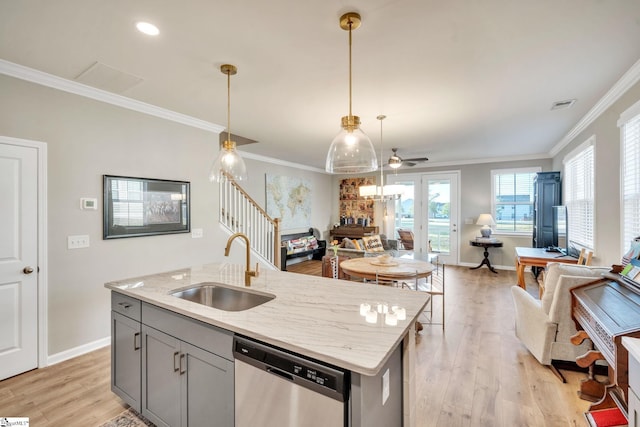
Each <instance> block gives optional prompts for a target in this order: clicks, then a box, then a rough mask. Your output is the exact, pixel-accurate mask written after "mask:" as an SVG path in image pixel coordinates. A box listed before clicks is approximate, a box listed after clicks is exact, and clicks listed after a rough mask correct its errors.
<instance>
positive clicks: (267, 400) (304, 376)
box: [233, 336, 349, 427]
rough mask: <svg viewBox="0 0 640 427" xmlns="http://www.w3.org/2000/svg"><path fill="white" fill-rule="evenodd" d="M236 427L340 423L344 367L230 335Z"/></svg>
mask: <svg viewBox="0 0 640 427" xmlns="http://www.w3.org/2000/svg"><path fill="white" fill-rule="evenodd" d="M233 349H234V356H235V425H236V427H258V426H259V427H300V426H305V427H333V426H340V427H343V426H346V425H347V422H346V420H347V416H348V396H349V372H348V371H343V370H340V369H336V368H334V367H331V366H327V365H324V364H321V363H318V362H315V361H312V360H308V359H305V358H302V357H300V356H297V355H294V354H291V353H288V352H285V351H283V350H280V349H277V348H274V347H271V346H268V345H266V344H263V343H260V342H257V341H253V340H249V339H247V338H243V337H238V336H236V337H235V338H234V344H233Z"/></svg>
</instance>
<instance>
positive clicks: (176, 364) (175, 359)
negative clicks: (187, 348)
mask: <svg viewBox="0 0 640 427" xmlns="http://www.w3.org/2000/svg"><path fill="white" fill-rule="evenodd" d="M179 354H180V352H179V351H176V352H175V353H173V372H178V371H179V370H180V363H179V362H178V355H179Z"/></svg>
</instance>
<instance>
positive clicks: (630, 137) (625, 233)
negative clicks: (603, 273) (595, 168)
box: [618, 102, 640, 253]
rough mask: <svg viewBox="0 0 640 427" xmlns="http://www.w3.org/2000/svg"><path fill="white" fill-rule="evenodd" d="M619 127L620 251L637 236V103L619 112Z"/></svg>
mask: <svg viewBox="0 0 640 427" xmlns="http://www.w3.org/2000/svg"><path fill="white" fill-rule="evenodd" d="M618 126H620V139H621V145H622V146H621V149H620V152H621V156H622V160H621V162H620V164H621V166H622V170H621V174H622V178H621V183H622V184H621V185H622V191H621V193H622V245H623V253H625V252H626V251H627V250H628V249H629V244H630V242H631V240H632V239H634V238H636V237H638V236H640V102H638V103H636V104H635V105H634V106H632V107H631V108H629V109H628V110H627V111H625V112H624V113H622V115H621V116H620V120H619V121H618Z"/></svg>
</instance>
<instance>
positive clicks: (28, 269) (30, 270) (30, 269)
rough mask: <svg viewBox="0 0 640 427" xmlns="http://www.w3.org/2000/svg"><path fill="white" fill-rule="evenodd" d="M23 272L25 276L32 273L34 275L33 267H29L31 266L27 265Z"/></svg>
mask: <svg viewBox="0 0 640 427" xmlns="http://www.w3.org/2000/svg"><path fill="white" fill-rule="evenodd" d="M22 272H23V273H24V274H31V273H33V267H29V266H28V265H27V266H26V267H25V268H23V269H22Z"/></svg>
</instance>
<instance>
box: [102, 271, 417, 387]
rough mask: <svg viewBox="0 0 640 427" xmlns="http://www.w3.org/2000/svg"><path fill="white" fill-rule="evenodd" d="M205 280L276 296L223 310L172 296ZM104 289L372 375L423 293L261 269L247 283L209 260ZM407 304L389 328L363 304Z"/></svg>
mask: <svg viewBox="0 0 640 427" xmlns="http://www.w3.org/2000/svg"><path fill="white" fill-rule="evenodd" d="M203 282H222V283H225V284H227V285H232V286H237V287H240V288H242V289H248V290H249V291H257V292H262V293H264V292H266V293H269V294H272V295H275V298H274V299H273V300H271V301H269V302H267V303H265V304H262V305H259V306H257V307H254V308H251V309H249V310H245V311H237V312H230V311H223V310H218V309H215V308H211V307H208V306H204V305H201V304H198V303H194V302H190V301H186V300H182V299H180V298H177V297H174V296H171V295H169V293H170V292H172V291H175V290H177V289H181V288H188V287H190V286H193V285H196V284H199V283H203ZM105 287H106V288H108V289H111V290H113V291H116V292H119V293H122V294H125V295H129V296H131V297H134V298H137V299H140V300H142V301H146V302H148V303H150V304H153V305H156V306H158V307H162V308H165V309H168V310H171V311H173V312H175V313H179V314H182V315H185V316H189V317H191V318H194V319H197V320H200V321H202V322H205V323H208V324H211V325H215V326H218V327H220V328H223V329H226V330H229V331H231V332H234V333H238V334H241V335H245V336H248V337H250V338H254V339H257V340H260V341H263V342H266V343H269V344H272V345H275V346H277V347H281V348H284V349H286V350H290V351H293V352H296V353H300V354H302V355H305V356H308V357H312V358H315V359H318V360H321V361H324V362H326V363H330V364H333V365H336V366H339V367H342V368H345V369H348V370H351V371H354V372H357V373H360V374H363V375H376V374H377V373H378V371H379V370H380V369H381V368H382V366H383V365H384V363H385V362H386V360H387V358H388V357H389V356H390V355H391V352H392V350H394V349H395V348H396V347H397V346H398V345H399V344H400V343H401V342H402V339H403V338H404V336H405V335H406V334H407V332H408V331H409V328H410V326H411V324H412V323H413V322H414V321H415V319H416V318H417V316H418V315H419V314H420V313H421V312H422V310H423V309H424V307H425V305H426V304H427V302H428V301H429V296H428V295H427V294H424V293H422V292H416V291H411V290H408V289H399V288H393V287H387V286H376V285H374V284H370V283H369V284H366V283H358V282H349V281H344V280H334V279H328V278H324V277H317V276H309V275H303V274H296V273H289V272H282V271H273V270H262V271H261V272H260V276H259V277H257V278H252V283H251V287H250V288H246V287H245V286H244V266H241V265H237V264H227V263H220V264H217V263H216V264H206V265H202V266H194V267H191V268H186V269H181V270H175V271H170V272H165V273H160V274H153V275H149V276H142V277H137V278H131V279H125V280H118V281H112V282H108V283H106V284H105ZM361 303H369V304H371V305H374V304H375V303H386V304H388V305H389V306H392V305H398V306H400V307H404V308H405V309H406V313H407V318H406V320H398V324H397V325H396V326H388V325H386V324H385V322H384V316H383V315H378V320H377V323H375V324H373V323H367V322H366V321H365V317H363V316H361V315H360V304H361Z"/></svg>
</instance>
